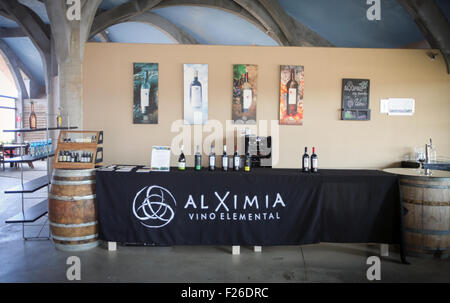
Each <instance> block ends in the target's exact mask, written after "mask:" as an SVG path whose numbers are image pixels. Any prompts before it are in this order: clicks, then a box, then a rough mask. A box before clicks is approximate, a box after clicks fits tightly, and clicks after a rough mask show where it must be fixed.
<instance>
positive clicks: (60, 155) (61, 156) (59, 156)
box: [58, 150, 63, 162]
mask: <svg viewBox="0 0 450 303" xmlns="http://www.w3.org/2000/svg"><path fill="white" fill-rule="evenodd" d="M58 162H63V153H62V151H61V150H60V151H59V154H58Z"/></svg>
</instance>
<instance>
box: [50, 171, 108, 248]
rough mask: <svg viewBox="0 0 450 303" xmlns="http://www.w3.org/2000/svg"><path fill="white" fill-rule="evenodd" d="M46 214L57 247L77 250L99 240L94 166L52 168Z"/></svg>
mask: <svg viewBox="0 0 450 303" xmlns="http://www.w3.org/2000/svg"><path fill="white" fill-rule="evenodd" d="M48 216H49V221H50V231H51V234H52V238H53V242H54V243H55V246H56V248H57V249H60V250H64V251H80V250H86V249H91V248H93V247H96V246H97V245H98V244H99V241H98V222H97V204H96V200H95V169H83V170H66V169H55V170H54V171H53V176H52V183H51V189H50V195H49V205H48Z"/></svg>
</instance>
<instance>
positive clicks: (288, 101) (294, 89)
mask: <svg viewBox="0 0 450 303" xmlns="http://www.w3.org/2000/svg"><path fill="white" fill-rule="evenodd" d="M280 70H281V76H280V124H281V125H303V86H304V67H303V66H301V65H281V67H280Z"/></svg>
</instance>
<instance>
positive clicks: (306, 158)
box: [302, 147, 309, 172]
mask: <svg viewBox="0 0 450 303" xmlns="http://www.w3.org/2000/svg"><path fill="white" fill-rule="evenodd" d="M302 160H303V161H302V171H303V172H309V155H308V148H307V147H305V153H304V154H303V158H302Z"/></svg>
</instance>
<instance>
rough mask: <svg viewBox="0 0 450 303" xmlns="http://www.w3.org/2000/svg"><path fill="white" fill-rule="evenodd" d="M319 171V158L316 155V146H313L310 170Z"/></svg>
mask: <svg viewBox="0 0 450 303" xmlns="http://www.w3.org/2000/svg"><path fill="white" fill-rule="evenodd" d="M318 171H319V158H318V157H317V155H316V148H315V147H313V153H312V155H311V172H313V173H317V172H318Z"/></svg>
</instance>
